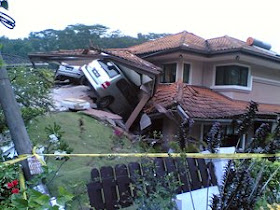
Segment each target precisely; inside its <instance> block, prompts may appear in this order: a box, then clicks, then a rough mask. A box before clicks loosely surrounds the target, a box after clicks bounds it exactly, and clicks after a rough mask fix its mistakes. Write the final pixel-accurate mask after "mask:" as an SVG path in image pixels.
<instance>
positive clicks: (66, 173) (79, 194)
mask: <svg viewBox="0 0 280 210" xmlns="http://www.w3.org/2000/svg"><path fill="white" fill-rule="evenodd" d="M81 122H82V124H83V126H80V124H81ZM54 123H56V124H58V125H60V126H61V130H62V131H64V134H63V136H62V139H63V140H64V141H65V142H67V143H68V144H69V146H70V147H72V148H73V152H72V153H80V154H90V153H112V152H114V153H116V152H119V153H126V152H139V151H140V147H139V146H138V145H133V144H132V143H131V142H130V140H128V139H126V138H118V137H114V135H113V130H112V128H111V127H110V126H108V125H106V124H104V123H101V122H99V121H97V120H95V119H93V118H91V117H89V116H86V115H83V114H81V113H74V112H60V113H56V114H47V115H45V116H41V117H37V118H35V119H34V120H32V121H31V122H30V123H29V125H28V133H29V136H30V139H31V140H32V142H33V143H34V145H36V144H42V142H44V141H45V140H47V139H48V136H47V133H46V132H45V131H44V130H45V128H46V127H47V126H48V125H53V124H54ZM134 160H135V159H131V158H118V157H116V158H110V159H109V158H93V157H72V158H70V159H69V160H68V161H66V162H65V163H64V164H63V165H62V167H61V169H60V170H59V172H58V174H57V176H56V178H55V179H54V180H53V181H52V182H51V183H49V184H48V183H47V186H48V188H49V190H50V192H51V193H52V194H53V195H56V192H57V188H58V186H63V187H65V188H66V189H67V190H68V191H70V192H72V193H73V194H74V195H75V196H76V197H75V200H74V202H73V203H72V207H71V208H70V209H88V207H89V201H88V196H87V191H86V184H87V183H88V182H89V181H90V171H91V169H93V168H100V167H101V166H108V165H111V166H114V165H116V164H119V163H128V162H131V161H134ZM60 165H61V161H58V160H54V158H49V160H48V166H50V167H51V168H53V170H54V171H55V170H56V169H57V168H58V167H59V166H60ZM52 176H53V175H51V177H52ZM50 179H51V178H50V177H49V180H50Z"/></svg>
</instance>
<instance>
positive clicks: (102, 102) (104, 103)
mask: <svg viewBox="0 0 280 210" xmlns="http://www.w3.org/2000/svg"><path fill="white" fill-rule="evenodd" d="M113 101H114V98H113V97H112V96H105V97H103V98H101V99H99V100H97V101H96V104H97V107H99V108H107V107H108V106H109V105H110V104H111V103H112V102H113Z"/></svg>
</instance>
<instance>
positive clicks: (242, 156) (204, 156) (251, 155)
mask: <svg viewBox="0 0 280 210" xmlns="http://www.w3.org/2000/svg"><path fill="white" fill-rule="evenodd" d="M35 150H36V149H33V154H32V155H20V156H19V157H18V158H16V159H13V160H9V161H6V162H3V163H1V164H5V165H10V164H14V163H17V162H20V161H23V160H26V159H27V158H29V157H36V158H37V159H38V160H39V161H40V163H41V164H42V165H46V163H45V162H44V161H43V160H42V159H41V157H40V156H49V157H109V158H110V157H151V158H156V157H182V156H184V157H187V158H198V159H253V158H279V157H280V153H277V154H259V153H224V154H215V153H209V154H202V153H112V154H111V153H105V154H37V153H36V152H35Z"/></svg>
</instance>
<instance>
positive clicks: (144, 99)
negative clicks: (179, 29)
mask: <svg viewBox="0 0 280 210" xmlns="http://www.w3.org/2000/svg"><path fill="white" fill-rule="evenodd" d="M142 93H143V94H142V98H141V100H140V102H139V103H138V104H137V106H136V107H135V109H134V110H133V112H132V113H131V115H130V116H129V118H128V120H127V121H126V122H125V127H126V129H127V130H129V128H130V127H131V125H132V124H133V122H134V121H135V119H136V118H137V116H138V115H139V113H140V112H141V110H142V109H143V107H144V106H145V105H146V103H147V101H148V100H149V99H150V94H147V93H145V92H144V91H142Z"/></svg>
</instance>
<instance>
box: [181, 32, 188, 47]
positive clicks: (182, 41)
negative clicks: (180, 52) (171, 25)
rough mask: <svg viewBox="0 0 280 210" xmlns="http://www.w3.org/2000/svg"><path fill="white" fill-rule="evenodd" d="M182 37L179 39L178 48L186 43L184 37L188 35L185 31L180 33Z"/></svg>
mask: <svg viewBox="0 0 280 210" xmlns="http://www.w3.org/2000/svg"><path fill="white" fill-rule="evenodd" d="M181 33H182V36H181V39H180V46H181V45H183V44H184V43H185V41H186V35H187V34H188V33H189V32H187V31H182V32H181Z"/></svg>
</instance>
